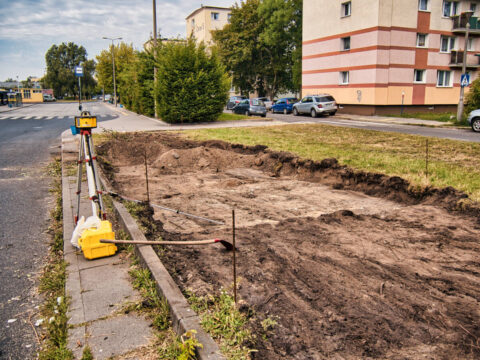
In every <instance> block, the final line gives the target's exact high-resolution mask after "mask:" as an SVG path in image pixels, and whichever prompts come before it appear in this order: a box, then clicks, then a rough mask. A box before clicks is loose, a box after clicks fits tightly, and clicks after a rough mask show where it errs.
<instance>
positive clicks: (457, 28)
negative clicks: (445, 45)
mask: <svg viewBox="0 0 480 360" xmlns="http://www.w3.org/2000/svg"><path fill="white" fill-rule="evenodd" d="M470 14H471V13H462V14H460V15H455V16H452V20H453V27H452V32H453V33H456V34H462V33H465V32H466V31H467V22H468V23H470V30H469V34H471V35H473V34H480V21H479V19H478V17H475V16H470Z"/></svg>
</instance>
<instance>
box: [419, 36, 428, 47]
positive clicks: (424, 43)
mask: <svg viewBox="0 0 480 360" xmlns="http://www.w3.org/2000/svg"><path fill="white" fill-rule="evenodd" d="M417 47H427V34H420V33H418V34H417Z"/></svg>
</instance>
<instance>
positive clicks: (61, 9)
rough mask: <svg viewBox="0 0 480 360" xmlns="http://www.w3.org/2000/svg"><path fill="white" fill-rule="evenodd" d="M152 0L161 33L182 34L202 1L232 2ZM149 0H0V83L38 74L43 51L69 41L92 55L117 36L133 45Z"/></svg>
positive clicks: (224, 2) (148, 26)
mask: <svg viewBox="0 0 480 360" xmlns="http://www.w3.org/2000/svg"><path fill="white" fill-rule="evenodd" d="M201 1H202V0H200V1H197V0H156V2H157V28H158V29H159V31H160V32H161V35H162V37H177V36H180V37H185V18H186V17H187V16H188V15H189V14H190V13H191V12H192V11H193V10H195V9H197V8H199V7H200V6H201V4H202V3H203V4H204V5H209V6H220V7H229V6H232V5H233V4H234V3H235V0H211V1H209V2H206V1H205V0H203V1H205V2H201ZM152 3H153V1H152V0H106V1H88V0H63V1H60V0H37V1H34V0H13V1H12V0H0V81H5V80H6V79H7V78H12V79H14V80H16V78H17V76H18V78H19V80H25V79H26V78H27V77H28V76H39V77H41V76H43V75H44V73H45V70H46V69H45V53H46V52H47V50H48V49H49V48H50V47H51V46H52V45H53V44H61V43H62V42H69V41H73V42H74V43H76V44H77V45H83V46H84V47H85V49H87V53H88V58H89V59H92V58H93V59H94V58H95V56H96V55H98V54H99V53H100V52H101V51H102V50H103V49H107V48H108V46H109V44H110V42H109V41H107V40H103V39H102V37H103V36H106V37H122V38H123V41H125V42H126V43H129V44H133V46H134V47H135V48H137V49H142V46H143V43H144V42H145V41H146V40H148V39H149V37H150V35H151V33H152V29H153V25H152V22H153V20H152V19H153V15H152V8H153V6H152Z"/></svg>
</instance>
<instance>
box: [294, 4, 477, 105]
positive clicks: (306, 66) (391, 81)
mask: <svg viewBox="0 0 480 360" xmlns="http://www.w3.org/2000/svg"><path fill="white" fill-rule="evenodd" d="M479 7H480V2H479V1H478V0H476V1H442V0H388V1H384V0H352V1H345V0H312V1H304V2H303V46H302V52H303V56H302V95H303V96H305V95H309V94H316V93H330V94H332V95H333V96H334V97H335V98H336V99H337V101H338V103H339V104H341V105H342V106H343V107H344V111H345V110H348V111H350V112H356V113H364V114H382V113H383V114H386V113H392V111H398V110H399V109H400V108H401V107H402V106H408V107H410V108H415V110H427V109H430V110H431V109H435V110H436V111H452V110H454V109H455V107H456V104H457V103H458V101H459V93H460V77H461V72H462V63H463V54H464V50H465V34H466V24H467V23H469V24H470V31H469V41H468V45H467V50H468V51H467V72H468V73H469V74H470V77H471V79H472V80H473V79H475V78H476V77H477V73H478V68H479V66H480V63H479V56H476V55H477V54H478V52H479V50H480V42H479V35H480V21H479V19H478V18H477V14H478V10H479ZM319 19H321V21H320V20H319ZM402 104H403V105H402Z"/></svg>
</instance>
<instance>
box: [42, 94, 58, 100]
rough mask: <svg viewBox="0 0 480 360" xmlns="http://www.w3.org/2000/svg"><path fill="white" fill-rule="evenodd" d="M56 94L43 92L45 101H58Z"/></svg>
mask: <svg viewBox="0 0 480 360" xmlns="http://www.w3.org/2000/svg"><path fill="white" fill-rule="evenodd" d="M56 100H57V99H55V97H54V96H52V95H50V94H43V102H49V101H56Z"/></svg>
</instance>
